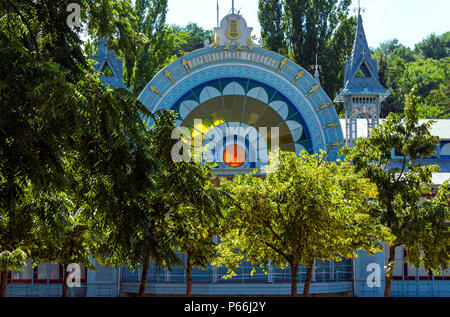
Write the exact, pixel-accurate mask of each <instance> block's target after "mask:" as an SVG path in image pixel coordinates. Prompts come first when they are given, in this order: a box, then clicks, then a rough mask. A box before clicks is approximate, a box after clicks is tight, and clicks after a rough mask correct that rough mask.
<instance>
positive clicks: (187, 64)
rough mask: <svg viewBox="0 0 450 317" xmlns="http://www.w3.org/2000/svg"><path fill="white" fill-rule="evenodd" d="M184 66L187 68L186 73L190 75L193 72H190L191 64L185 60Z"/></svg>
mask: <svg viewBox="0 0 450 317" xmlns="http://www.w3.org/2000/svg"><path fill="white" fill-rule="evenodd" d="M183 66H184V68H186V71H187V72H188V73H189V74H190V73H191V71H190V70H189V62H188V61H187V60H185V59H183Z"/></svg>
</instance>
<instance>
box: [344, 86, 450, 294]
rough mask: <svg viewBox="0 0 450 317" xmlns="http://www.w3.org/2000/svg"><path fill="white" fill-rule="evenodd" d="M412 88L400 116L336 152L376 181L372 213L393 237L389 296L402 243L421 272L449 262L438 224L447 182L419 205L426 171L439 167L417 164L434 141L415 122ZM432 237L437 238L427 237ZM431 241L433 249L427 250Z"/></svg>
mask: <svg viewBox="0 0 450 317" xmlns="http://www.w3.org/2000/svg"><path fill="white" fill-rule="evenodd" d="M414 91H415V90H412V91H411V93H410V94H409V95H408V96H407V98H406V105H405V113H404V119H403V120H402V118H401V116H400V115H398V114H390V115H389V116H388V117H387V118H386V120H385V121H383V123H382V124H380V125H378V126H377V127H376V128H375V129H374V131H373V132H372V133H371V134H370V136H369V137H368V138H367V139H358V140H357V141H356V142H355V144H354V146H353V148H343V150H342V154H344V155H346V160H348V161H349V162H352V163H353V164H354V166H355V168H356V169H357V170H358V171H361V172H362V173H363V175H364V176H365V177H368V178H369V179H370V180H371V181H372V182H373V183H374V184H376V185H377V188H378V191H379V197H378V201H379V209H378V211H377V213H376V215H377V217H378V218H379V221H380V222H381V223H383V225H385V226H386V227H388V228H389V229H390V230H391V232H392V234H393V236H394V239H393V241H392V243H388V247H389V258H388V264H387V268H386V270H385V281H386V284H385V292H384V294H385V296H390V295H391V281H392V271H393V266H394V260H395V248H396V247H397V246H401V245H403V246H404V248H405V250H406V251H407V253H408V257H407V262H408V263H411V264H413V265H416V266H417V267H419V264H421V265H423V266H424V267H425V269H427V270H433V271H435V272H439V271H440V270H441V269H443V270H445V268H446V267H448V265H449V254H448V251H449V246H450V245H449V237H450V236H449V234H450V231H449V228H448V226H446V225H443V222H444V221H445V219H448V217H449V211H450V210H449V207H448V204H447V203H448V190H447V186H448V183H447V184H444V186H441V187H440V189H439V194H438V195H437V196H436V198H435V199H434V200H433V202H429V203H426V204H422V205H420V204H419V201H420V199H421V198H422V197H423V195H424V194H427V193H431V190H432V188H431V186H432V185H433V184H432V180H431V177H432V174H433V173H434V172H437V171H438V170H439V166H437V165H426V166H424V165H422V164H420V161H419V159H421V158H424V157H427V156H430V155H433V154H434V153H435V148H434V146H435V145H436V144H438V142H439V139H438V138H437V137H435V136H432V135H431V133H430V127H431V125H432V124H433V122H432V121H430V122H426V123H424V124H419V123H418V114H417V107H418V105H417V97H416V96H415V95H414ZM393 149H396V150H397V151H398V152H400V153H401V156H402V160H401V164H400V166H397V165H395V164H394V161H393V157H392V154H391V153H392V150H393ZM425 228H426V229H425ZM438 237H439V238H440V241H439V242H437V241H438V240H433V239H435V238H436V239H437V238H438ZM432 243H434V244H439V247H436V249H432V248H428V247H430V246H431V245H432ZM419 250H420V251H422V252H423V254H421V253H420V252H419Z"/></svg>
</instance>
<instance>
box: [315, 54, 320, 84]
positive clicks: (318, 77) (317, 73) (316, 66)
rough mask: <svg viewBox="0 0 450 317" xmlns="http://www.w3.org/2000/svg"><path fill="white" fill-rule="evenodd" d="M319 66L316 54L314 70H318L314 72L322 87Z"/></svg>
mask: <svg viewBox="0 0 450 317" xmlns="http://www.w3.org/2000/svg"><path fill="white" fill-rule="evenodd" d="M319 67H320V66H319V65H318V61H317V54H316V65H315V66H314V68H315V69H316V70H315V72H314V78H315V79H316V82H317V83H318V84H319V85H320V75H319Z"/></svg>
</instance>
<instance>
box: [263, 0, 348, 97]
mask: <svg viewBox="0 0 450 317" xmlns="http://www.w3.org/2000/svg"><path fill="white" fill-rule="evenodd" d="M350 4H351V1H350V0H319V1H309V0H301V1H294V0H278V1H272V0H270V1H260V3H259V12H258V17H259V21H260V24H261V33H262V37H263V40H264V42H265V44H264V45H265V47H267V48H269V49H272V50H274V51H276V52H279V53H281V54H284V55H286V56H287V57H289V58H291V59H293V60H294V61H295V62H296V63H297V64H299V65H302V66H303V67H305V68H307V69H308V70H309V71H310V72H313V65H315V62H316V59H315V58H316V54H317V55H318V59H319V64H321V65H322V71H321V74H322V75H321V77H322V78H321V79H322V85H323V88H324V89H325V91H326V92H327V94H328V95H329V96H330V97H332V98H334V96H336V93H337V92H338V90H339V88H341V87H342V83H343V78H344V67H343V65H344V61H345V56H346V55H349V54H350V52H351V48H352V43H353V40H354V35H355V29H356V28H355V27H356V19H355V18H352V17H349V16H348V13H349V10H348V8H349V6H350Z"/></svg>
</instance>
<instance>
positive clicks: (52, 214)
mask: <svg viewBox="0 0 450 317" xmlns="http://www.w3.org/2000/svg"><path fill="white" fill-rule="evenodd" d="M34 204H35V205H36V206H35V208H36V209H40V210H41V212H42V213H44V212H45V213H47V214H48V216H47V217H41V218H39V217H36V218H35V219H34V221H33V228H32V232H31V234H32V243H30V244H29V245H27V247H26V249H27V253H28V255H29V257H30V258H32V259H33V261H34V263H35V265H37V264H38V263H41V262H44V263H59V264H61V266H62V269H63V284H62V297H68V296H69V284H68V278H69V275H70V274H69V273H68V266H69V264H72V263H76V264H84V265H85V266H86V267H88V268H90V269H95V268H94V266H93V265H92V264H91V261H90V256H91V254H92V253H91V252H92V251H93V250H94V245H95V242H94V241H93V239H92V237H91V234H90V231H89V226H88V224H87V222H88V220H89V218H86V215H85V214H84V212H83V211H84V210H83V209H85V208H83V207H79V206H76V204H75V203H74V201H73V200H72V199H71V198H70V197H68V196H67V195H66V194H65V193H55V194H53V195H51V196H50V195H46V196H45V197H42V198H41V199H39V200H35V201H34Z"/></svg>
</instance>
